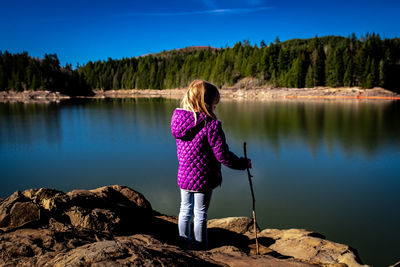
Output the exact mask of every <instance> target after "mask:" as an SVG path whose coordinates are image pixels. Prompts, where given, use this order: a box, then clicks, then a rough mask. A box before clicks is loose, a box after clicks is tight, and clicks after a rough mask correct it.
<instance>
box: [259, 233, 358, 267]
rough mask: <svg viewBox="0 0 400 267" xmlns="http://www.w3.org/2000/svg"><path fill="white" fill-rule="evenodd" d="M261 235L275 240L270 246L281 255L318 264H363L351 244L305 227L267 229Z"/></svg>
mask: <svg viewBox="0 0 400 267" xmlns="http://www.w3.org/2000/svg"><path fill="white" fill-rule="evenodd" d="M260 237H268V238H272V239H274V240H275V242H274V243H273V244H271V245H270V246H269V247H270V248H271V249H272V250H274V251H276V252H278V253H280V254H281V255H285V256H291V257H294V258H297V259H301V260H306V261H308V262H312V263H316V264H321V263H322V264H346V265H348V266H363V265H362V264H361V263H360V260H359V258H358V255H357V252H356V251H355V250H354V249H351V248H350V247H349V246H346V245H342V244H339V243H335V242H332V241H327V240H325V239H323V238H321V235H319V234H317V233H314V232H312V231H308V230H303V229H289V230H277V229H267V230H264V231H262V232H261V233H260Z"/></svg>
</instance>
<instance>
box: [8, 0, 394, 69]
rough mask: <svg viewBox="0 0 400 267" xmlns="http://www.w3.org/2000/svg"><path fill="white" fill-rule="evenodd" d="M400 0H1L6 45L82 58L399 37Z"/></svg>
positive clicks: (63, 60) (36, 53)
mask: <svg viewBox="0 0 400 267" xmlns="http://www.w3.org/2000/svg"><path fill="white" fill-rule="evenodd" d="M399 14H400V1H399V0H337V1H333V0H249V1H242V0H177V1H167V0H163V1H161V0H160V1H158V0H147V1H146V0H137V1H136V0H131V1H128V0H114V1H105V0H96V1H92V0H90V1H84V0H81V1H77V0H68V1H65V0H24V1H23V0H2V1H1V2H0V50H1V51H3V52H4V51H5V50H8V51H9V52H12V53H19V52H22V51H27V52H28V53H29V55H31V56H34V57H43V56H44V54H45V53H57V55H58V57H59V59H60V61H61V64H62V65H64V64H65V63H72V64H73V65H74V66H75V65H76V63H78V62H79V63H80V64H84V63H86V62H87V61H89V60H92V61H95V60H106V59H107V58H108V57H110V58H113V59H117V58H123V57H132V56H140V55H144V54H149V53H155V52H160V51H163V50H170V49H174V48H182V47H186V46H197V45H210V46H213V47H225V46H233V45H234V44H235V43H237V42H238V41H243V40H246V39H248V40H249V41H250V43H251V44H254V43H257V44H259V43H260V41H261V40H264V41H265V42H266V43H267V44H269V43H270V42H273V41H274V39H275V37H276V36H279V38H280V40H281V41H284V40H288V39H293V38H312V37H314V36H315V35H318V36H325V35H341V36H348V35H350V34H351V33H353V32H354V33H355V34H356V35H357V37H360V36H361V35H362V34H365V33H372V32H375V33H379V34H380V35H381V37H383V38H392V37H400V32H399V31H400V19H399V17H400V15H399Z"/></svg>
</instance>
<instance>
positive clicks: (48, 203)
mask: <svg viewBox="0 0 400 267" xmlns="http://www.w3.org/2000/svg"><path fill="white" fill-rule="evenodd" d="M22 194H23V195H24V196H25V197H27V198H29V199H31V200H32V201H33V202H34V203H36V204H38V205H40V206H41V207H42V208H43V209H45V210H47V211H49V212H57V211H60V210H62V209H64V208H66V207H67V206H68V197H67V196H66V195H65V193H64V192H61V191H58V190H54V189H48V188H41V189H39V190H36V189H29V190H25V191H24V192H22Z"/></svg>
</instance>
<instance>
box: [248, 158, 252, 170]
mask: <svg viewBox="0 0 400 267" xmlns="http://www.w3.org/2000/svg"><path fill="white" fill-rule="evenodd" d="M251 167H252V165H251V159H247V168H249V169H251Z"/></svg>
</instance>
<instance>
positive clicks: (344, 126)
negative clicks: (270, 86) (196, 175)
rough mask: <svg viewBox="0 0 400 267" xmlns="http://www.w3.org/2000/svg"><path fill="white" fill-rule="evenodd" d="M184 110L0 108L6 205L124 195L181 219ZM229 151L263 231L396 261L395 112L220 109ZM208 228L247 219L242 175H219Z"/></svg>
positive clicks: (149, 106) (117, 104) (298, 105)
mask: <svg viewBox="0 0 400 267" xmlns="http://www.w3.org/2000/svg"><path fill="white" fill-rule="evenodd" d="M177 106H178V101H177V100H166V99H146V98H138V99H125V100H121V99H115V100H107V99H106V100H79V101H77V100H68V101H64V102H61V103H59V104H0V177H1V178H0V197H3V198H4V197H7V196H8V195H9V194H11V193H12V192H14V191H16V190H23V189H26V188H40V187H50V188H56V189H60V190H63V191H68V190H71V189H75V188H86V189H91V188H96V187H99V186H103V185H108V184H122V185H127V186H130V187H132V188H134V189H136V190H138V191H140V192H142V193H143V194H144V195H145V196H146V197H147V198H148V199H149V200H150V202H151V203H152V205H153V208H154V209H155V210H158V211H160V212H163V213H166V214H170V215H177V214H178V206H179V191H178V189H177V186H176V180H175V179H176V178H175V177H176V170H177V159H176V150H175V141H174V139H173V138H172V136H171V134H170V125H169V123H170V117H171V114H172V111H173V110H174V109H175V108H176V107H177ZM217 115H218V116H219V118H220V119H221V120H222V121H223V127H224V130H225V133H226V136H227V140H228V143H229V144H230V147H231V149H232V150H233V151H234V152H236V153H237V154H242V149H243V148H242V144H243V141H247V143H248V154H249V157H251V158H252V160H253V170H252V173H253V175H254V187H255V194H256V200H257V219H258V222H259V224H260V226H261V228H307V229H312V230H315V231H317V232H320V233H322V234H324V235H325V236H326V237H327V238H328V239H330V240H334V241H336V242H340V243H345V244H349V245H350V246H352V247H355V248H357V249H358V251H359V254H360V256H361V259H362V260H363V261H364V262H365V263H368V264H373V265H375V266H387V265H390V264H394V263H395V262H397V261H399V260H400V243H399V240H400V231H399V228H398V227H399V220H400V212H399V211H400V210H399V206H398V205H399V203H400V194H399V192H400V180H399V178H400V175H399V173H400V103H399V102H357V101H348V102H329V101H327V102H291V101H289V102H250V101H249V102H229V101H226V102H222V103H221V104H220V105H219V106H218V107H217ZM223 175H224V181H223V185H222V187H220V188H218V189H217V190H216V191H215V194H214V196H213V201H212V204H211V207H210V217H211V218H217V217H227V216H249V217H251V195H250V190H249V186H248V181H247V174H246V173H245V172H241V171H234V170H229V169H227V168H223Z"/></svg>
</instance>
